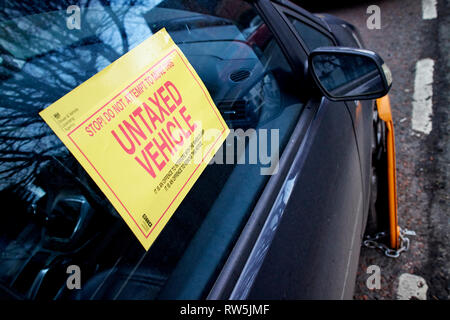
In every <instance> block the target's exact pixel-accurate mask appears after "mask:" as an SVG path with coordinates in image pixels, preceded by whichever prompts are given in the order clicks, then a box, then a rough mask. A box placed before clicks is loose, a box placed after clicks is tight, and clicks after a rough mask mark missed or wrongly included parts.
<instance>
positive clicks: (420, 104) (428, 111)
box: [412, 58, 434, 134]
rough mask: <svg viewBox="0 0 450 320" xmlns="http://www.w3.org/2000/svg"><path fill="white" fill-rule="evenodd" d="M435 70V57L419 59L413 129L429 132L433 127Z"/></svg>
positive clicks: (413, 103) (415, 85)
mask: <svg viewBox="0 0 450 320" xmlns="http://www.w3.org/2000/svg"><path fill="white" fill-rule="evenodd" d="M433 72H434V60H433V59H430V58H426V59H422V60H419V61H417V64H416V76H415V79H414V95H413V102H412V107H413V110H412V129H413V130H416V131H419V132H422V133H425V134H429V133H430V132H431V129H432V122H431V116H432V114H433Z"/></svg>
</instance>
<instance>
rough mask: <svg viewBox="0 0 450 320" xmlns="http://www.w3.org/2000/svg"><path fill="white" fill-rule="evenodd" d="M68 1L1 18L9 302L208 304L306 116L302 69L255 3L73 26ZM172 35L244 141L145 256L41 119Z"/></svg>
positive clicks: (19, 9) (103, 6) (3, 235)
mask: <svg viewBox="0 0 450 320" xmlns="http://www.w3.org/2000/svg"><path fill="white" fill-rule="evenodd" d="M62 3H63V2H61V1H46V2H42V1H27V2H6V3H5V5H4V6H3V9H2V10H1V12H0V30H1V31H0V32H1V34H0V96H1V97H2V98H1V103H0V199H1V202H2V222H1V224H0V252H1V256H0V297H21V298H29V299H35V298H36V299H37V298H41V299H74V298H79V299H104V298H105V299H155V298H161V297H167V298H171V297H178V296H180V292H181V291H182V290H183V293H184V296H186V297H190V298H197V297H202V295H204V294H205V292H206V291H207V289H208V286H209V285H211V281H212V280H211V279H213V277H214V276H215V275H216V273H217V272H218V270H220V266H221V264H222V263H223V262H224V259H225V258H226V255H227V252H229V250H230V248H231V246H232V245H233V243H234V241H235V239H236V237H237V235H238V234H239V232H240V230H241V229H242V227H243V225H244V224H245V222H246V220H247V219H248V216H249V214H250V213H251V211H252V209H253V207H254V205H255V203H256V201H257V199H258V197H259V195H260V193H261V191H262V189H263V188H264V185H265V184H266V182H267V180H268V179H269V177H270V174H268V173H264V172H265V171H264V170H266V171H267V169H268V168H269V167H270V166H272V165H273V166H274V167H276V166H275V165H276V163H275V161H276V160H277V159H276V158H277V157H279V156H281V154H282V151H283V149H284V147H285V146H286V144H287V141H288V140H289V136H290V134H291V132H292V130H293V128H294V126H295V125H296V123H297V119H298V116H299V114H300V112H301V110H302V108H303V105H302V103H300V101H299V99H298V98H297V96H296V94H295V92H296V91H298V88H296V87H295V81H294V80H293V79H292V72H291V71H292V70H291V67H290V65H289V64H288V62H287V61H286V59H285V57H284V55H283V54H282V51H281V50H280V47H279V44H278V43H277V42H276V41H275V40H274V37H273V35H272V33H271V32H270V30H269V29H268V27H267V26H266V24H265V23H264V22H263V20H262V19H261V17H260V16H259V15H258V14H257V12H256V11H255V9H254V8H253V7H252V6H250V5H249V4H248V3H246V2H241V1H239V2H237V1H233V0H228V1H226V0H223V1H206V0H192V1H182V0H166V1H156V0H154V1H139V0H134V1H131V0H130V1H127V0H122V1H103V0H102V1H80V5H79V13H80V16H79V26H78V27H77V26H75V27H74V28H70V25H71V23H72V22H73V21H68V19H69V18H70V17H71V13H69V14H68V11H67V6H66V5H62ZM75 22H76V20H75ZM163 27H164V28H166V29H167V31H168V32H169V34H170V35H171V37H172V38H173V39H174V41H175V42H176V43H177V45H178V46H179V47H180V48H181V50H182V51H183V52H184V54H185V55H186V57H187V58H188V60H189V61H190V63H191V64H192V65H193V67H194V68H195V70H196V71H197V72H198V74H199V76H200V77H201V79H202V80H203V82H204V83H205V85H206V87H207V88H208V90H209V92H210V94H211V96H212V98H213V100H214V102H215V103H216V105H217V107H218V109H219V110H220V112H221V114H222V115H223V117H224V119H225V120H226V122H227V124H228V126H229V127H230V128H231V129H235V130H236V131H235V132H234V134H233V133H232V134H230V136H229V137H228V139H227V141H226V142H225V143H224V145H223V146H222V148H221V150H219V152H218V154H217V155H216V157H215V159H214V161H212V163H211V164H210V165H209V166H207V168H206V169H205V171H204V172H203V173H202V175H201V176H200V178H199V180H198V181H197V182H196V183H195V185H194V187H193V188H192V189H191V191H190V192H189V193H188V195H187V197H186V198H185V199H184V200H183V202H182V203H181V205H180V206H179V207H178V209H177V210H176V212H175V214H174V215H173V217H172V218H171V220H170V221H169V223H168V224H167V225H166V227H165V228H164V230H163V231H162V232H161V234H160V235H159V236H158V238H157V239H156V241H155V243H154V244H153V245H152V246H151V248H150V249H149V250H148V251H145V250H144V249H143V247H142V246H141V245H140V244H139V242H138V241H137V239H136V238H135V237H134V235H133V234H132V232H131V231H130V230H129V229H128V227H127V226H126V224H125V222H124V221H123V220H122V218H121V217H120V216H119V215H118V214H117V213H116V211H115V210H114V208H113V207H112V206H111V204H110V203H109V202H108V201H107V200H106V198H105V197H104V195H103V193H101V191H100V190H99V189H98V187H97V186H96V185H95V183H94V182H93V181H92V179H91V178H90V177H89V176H88V175H87V173H86V172H85V171H84V170H83V169H82V167H81V166H80V165H79V164H78V162H77V161H76V160H75V158H74V157H73V156H72V155H71V154H70V153H69V151H68V150H67V149H66V147H65V146H64V145H63V144H62V142H61V141H60V140H59V139H58V138H57V137H56V136H55V134H54V133H53V132H52V131H51V130H50V128H49V127H48V126H47V125H46V124H45V123H44V122H43V120H42V119H41V118H40V117H39V115H38V112H40V111H41V110H43V109H44V108H46V107H47V106H49V105H50V104H52V103H53V102H55V101H56V100H58V99H59V98H61V97H62V96H63V95H65V94H66V93H68V92H70V91H71V90H73V89H74V88H75V87H77V86H78V85H80V84H81V83H83V82H84V81H86V80H87V79H89V78H90V77H91V76H93V75H94V74H96V73H97V72H99V71H101V70H102V69H103V68H105V67H106V66H108V65H109V64H110V63H112V62H113V61H115V60H116V59H117V58H119V57H120V56H122V55H123V54H125V53H126V52H128V51H129V50H131V49H133V48H134V47H135V46H136V45H138V44H139V43H140V42H141V41H143V40H144V39H146V38H147V37H149V36H151V35H152V34H153V33H155V32H157V31H158V30H159V29H161V28H163ZM261 141H262V142H261ZM272 142H274V143H272ZM239 143H241V144H239ZM255 143H256V144H255ZM264 143H266V144H267V145H268V146H267V148H263V147H264V145H263V144H264ZM255 145H256V149H252V148H253V146H255ZM240 146H243V147H240ZM252 150H253V151H252ZM255 150H258V155H257V156H256V158H255V157H252V155H253V156H254V151H255ZM264 150H265V151H264ZM263 151H264V152H263ZM251 152H253V153H252V154H251ZM272 160H273V161H274V162H272ZM272 172H273V171H272ZM275 172H276V170H275ZM149 192H152V190H149ZM69 266H76V267H77V268H79V271H80V273H81V279H82V280H81V288H80V289H78V288H75V289H73V290H71V288H68V286H67V283H68V282H67V278H68V268H69ZM70 270H72V269H70ZM180 270H185V272H187V271H186V270H189V272H188V274H185V275H184V276H183V277H179V275H180ZM194 275H195V276H196V277H195V279H196V280H195V281H194V282H189V281H191V280H190V279H189V277H193V276H194ZM176 276H177V277H178V278H177V277H176ZM174 279H175V280H174ZM174 283H176V285H173V284H174Z"/></svg>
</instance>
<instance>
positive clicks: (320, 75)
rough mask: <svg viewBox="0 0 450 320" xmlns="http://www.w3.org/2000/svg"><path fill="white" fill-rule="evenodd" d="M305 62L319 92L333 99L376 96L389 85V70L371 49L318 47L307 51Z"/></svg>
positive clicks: (384, 93) (382, 93)
mask: <svg viewBox="0 0 450 320" xmlns="http://www.w3.org/2000/svg"><path fill="white" fill-rule="evenodd" d="M308 64H309V66H310V67H309V70H310V72H311V74H312V77H313V78H314V80H315V82H316V83H317V85H318V86H319V88H320V90H321V91H322V93H323V94H324V95H325V96H326V97H327V98H328V99H330V100H333V101H342V100H367V99H376V98H380V97H383V96H385V95H386V94H387V93H388V92H389V89H390V88H391V84H392V75H391V71H390V70H389V68H388V66H387V65H386V64H385V63H384V61H383V59H381V57H380V56H379V55H378V54H377V53H375V52H373V51H369V50H362V49H353V48H343V47H320V48H317V49H315V50H314V51H313V52H311V53H310V55H309V59H308Z"/></svg>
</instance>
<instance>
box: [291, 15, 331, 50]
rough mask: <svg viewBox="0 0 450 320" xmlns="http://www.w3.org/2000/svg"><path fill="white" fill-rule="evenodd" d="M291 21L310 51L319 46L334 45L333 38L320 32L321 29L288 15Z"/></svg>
mask: <svg viewBox="0 0 450 320" xmlns="http://www.w3.org/2000/svg"><path fill="white" fill-rule="evenodd" d="M287 17H288V18H289V21H290V22H291V23H292V25H293V26H294V28H295V30H296V31H297V32H298V35H299V36H300V37H301V38H302V40H303V42H304V43H305V45H306V46H307V47H308V50H309V51H313V50H314V49H316V48H318V47H330V46H334V43H333V40H331V39H330V38H329V37H328V36H326V35H325V34H323V33H322V32H320V31H319V30H317V29H315V28H313V27H311V26H309V25H308V24H306V23H304V22H302V21H300V20H298V19H296V18H294V17H292V16H290V15H288V16H287Z"/></svg>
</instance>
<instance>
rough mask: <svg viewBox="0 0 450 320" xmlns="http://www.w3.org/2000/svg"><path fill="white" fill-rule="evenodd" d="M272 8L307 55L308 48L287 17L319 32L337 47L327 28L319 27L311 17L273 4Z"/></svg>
mask: <svg viewBox="0 0 450 320" xmlns="http://www.w3.org/2000/svg"><path fill="white" fill-rule="evenodd" d="M274 7H275V8H276V10H278V12H279V13H280V15H281V16H282V17H283V18H284V20H285V21H286V23H287V25H288V26H289V29H290V30H291V32H292V33H293V34H294V36H295V38H296V39H297V40H298V41H299V42H300V43H301V45H302V47H303V50H304V51H305V52H306V53H307V54H309V52H310V50H309V49H308V46H307V45H306V44H305V43H304V41H303V39H302V38H301V35H299V34H298V32H297V31H296V30H295V27H294V26H293V24H292V23H291V21H290V20H289V18H288V16H291V17H293V18H294V19H297V20H299V21H301V22H302V23H304V24H306V25H308V26H309V27H311V28H313V29H315V30H316V31H318V32H320V33H321V34H323V35H324V36H326V37H327V38H329V39H330V40H331V41H332V42H333V44H334V45H335V46H337V41H336V39H335V38H334V36H333V35H332V34H331V33H330V32H329V30H328V29H327V28H325V27H323V26H322V25H320V24H318V23H317V22H316V21H314V19H313V16H306V15H302V14H301V13H300V12H298V11H295V10H292V9H290V8H287V7H284V6H281V5H278V4H275V3H274Z"/></svg>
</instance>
